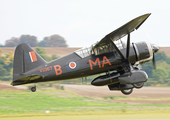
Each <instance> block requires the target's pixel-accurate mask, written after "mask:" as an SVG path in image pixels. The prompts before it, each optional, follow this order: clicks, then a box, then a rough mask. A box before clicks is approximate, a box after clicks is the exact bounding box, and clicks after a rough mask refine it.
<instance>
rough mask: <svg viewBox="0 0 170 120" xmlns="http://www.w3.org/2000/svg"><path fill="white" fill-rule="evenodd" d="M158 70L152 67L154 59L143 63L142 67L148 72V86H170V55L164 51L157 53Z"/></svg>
mask: <svg viewBox="0 0 170 120" xmlns="http://www.w3.org/2000/svg"><path fill="white" fill-rule="evenodd" d="M155 59H156V70H153V68H152V61H150V62H148V63H145V64H143V66H142V69H143V70H144V71H146V73H147V74H148V77H149V79H148V81H147V82H146V83H145V85H146V86H170V69H169V68H170V57H168V56H166V54H165V53H164V52H159V53H156V54H155Z"/></svg>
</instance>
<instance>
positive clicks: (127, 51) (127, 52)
mask: <svg viewBox="0 0 170 120" xmlns="http://www.w3.org/2000/svg"><path fill="white" fill-rule="evenodd" d="M129 52H130V33H128V36H127V48H126V59H129Z"/></svg>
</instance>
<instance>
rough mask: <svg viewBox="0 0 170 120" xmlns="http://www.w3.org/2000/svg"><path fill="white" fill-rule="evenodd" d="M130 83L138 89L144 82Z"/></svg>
mask: <svg viewBox="0 0 170 120" xmlns="http://www.w3.org/2000/svg"><path fill="white" fill-rule="evenodd" d="M132 85H133V87H135V88H137V89H140V88H142V87H143V85H144V82H141V83H135V84H132Z"/></svg>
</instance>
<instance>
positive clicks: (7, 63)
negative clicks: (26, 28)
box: [0, 47, 59, 81]
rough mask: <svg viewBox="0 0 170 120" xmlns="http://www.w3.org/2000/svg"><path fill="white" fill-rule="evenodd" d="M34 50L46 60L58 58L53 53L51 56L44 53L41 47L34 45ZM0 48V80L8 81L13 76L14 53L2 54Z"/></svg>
mask: <svg viewBox="0 0 170 120" xmlns="http://www.w3.org/2000/svg"><path fill="white" fill-rule="evenodd" d="M35 51H36V52H37V53H38V54H39V55H40V56H41V57H42V58H43V59H44V60H46V61H47V62H50V61H52V60H55V59H57V58H59V57H58V56H57V55H55V54H53V55H52V56H51V57H50V56H48V55H46V52H45V50H44V49H43V48H41V47H36V48H35ZM1 53H2V50H0V80H2V81H10V80H12V76H13V59H14V53H13V52H12V51H10V52H8V53H6V54H5V55H2V54H1Z"/></svg>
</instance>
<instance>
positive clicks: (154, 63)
mask: <svg viewBox="0 0 170 120" xmlns="http://www.w3.org/2000/svg"><path fill="white" fill-rule="evenodd" d="M152 65H153V69H156V61H155V54H154V53H153V59H152Z"/></svg>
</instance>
